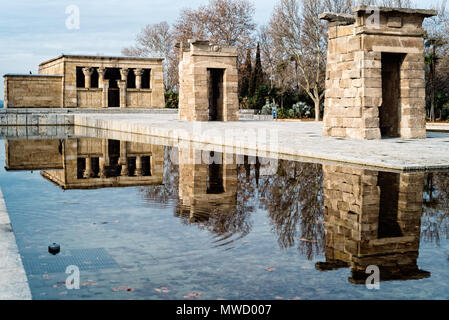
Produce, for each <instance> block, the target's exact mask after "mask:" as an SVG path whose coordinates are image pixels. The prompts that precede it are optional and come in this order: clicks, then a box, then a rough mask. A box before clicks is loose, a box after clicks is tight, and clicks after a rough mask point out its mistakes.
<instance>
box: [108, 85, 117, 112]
mask: <svg viewBox="0 0 449 320" xmlns="http://www.w3.org/2000/svg"><path fill="white" fill-rule="evenodd" d="M108 108H120V90H119V89H117V88H109V90H108Z"/></svg>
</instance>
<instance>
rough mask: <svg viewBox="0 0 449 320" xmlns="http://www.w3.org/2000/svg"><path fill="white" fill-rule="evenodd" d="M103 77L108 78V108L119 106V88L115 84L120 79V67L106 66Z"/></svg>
mask: <svg viewBox="0 0 449 320" xmlns="http://www.w3.org/2000/svg"><path fill="white" fill-rule="evenodd" d="M104 78H105V79H106V80H109V90H108V108H120V89H119V88H118V84H117V81H120V79H121V75H120V69H119V68H106V74H105V76H104Z"/></svg>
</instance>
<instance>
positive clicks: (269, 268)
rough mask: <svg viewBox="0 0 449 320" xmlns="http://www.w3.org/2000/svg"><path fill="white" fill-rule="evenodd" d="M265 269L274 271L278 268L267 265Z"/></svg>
mask: <svg viewBox="0 0 449 320" xmlns="http://www.w3.org/2000/svg"><path fill="white" fill-rule="evenodd" d="M265 270H267V271H269V272H273V271H274V270H276V268H271V267H266V268H265Z"/></svg>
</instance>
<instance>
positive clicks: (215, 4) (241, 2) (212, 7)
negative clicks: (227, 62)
mask: <svg viewBox="0 0 449 320" xmlns="http://www.w3.org/2000/svg"><path fill="white" fill-rule="evenodd" d="M254 14H255V8H254V4H253V3H252V2H251V1H249V0H209V3H208V4H207V5H203V6H200V7H198V8H197V9H183V10H182V11H181V14H180V16H179V18H178V20H177V22H176V23H175V25H174V26H173V32H174V36H175V39H176V40H177V41H178V42H181V41H184V42H185V41H187V40H188V39H195V38H196V39H209V40H211V41H212V42H214V43H216V44H221V45H229V46H235V47H237V48H238V50H239V53H240V58H241V60H240V61H243V58H244V56H245V53H246V49H247V48H248V47H249V46H251V45H252V43H253V33H254V31H255V29H256V24H255V23H254Z"/></svg>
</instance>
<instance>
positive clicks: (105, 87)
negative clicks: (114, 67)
mask: <svg viewBox="0 0 449 320" xmlns="http://www.w3.org/2000/svg"><path fill="white" fill-rule="evenodd" d="M102 100H103V108H107V107H108V104H109V80H103V99H102Z"/></svg>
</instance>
